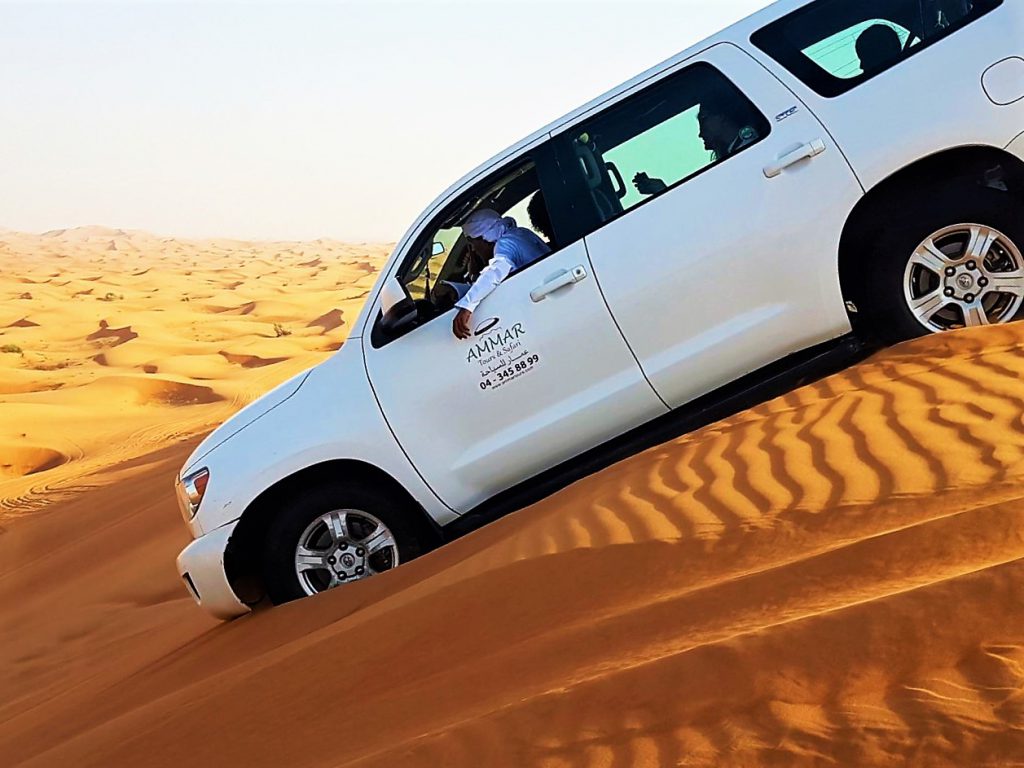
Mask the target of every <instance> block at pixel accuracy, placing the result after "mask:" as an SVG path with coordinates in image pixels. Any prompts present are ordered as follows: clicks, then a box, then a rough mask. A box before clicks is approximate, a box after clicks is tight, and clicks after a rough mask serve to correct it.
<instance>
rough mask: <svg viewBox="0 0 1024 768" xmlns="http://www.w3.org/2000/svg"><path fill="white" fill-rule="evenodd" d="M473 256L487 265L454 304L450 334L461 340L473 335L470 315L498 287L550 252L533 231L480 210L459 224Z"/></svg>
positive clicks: (483, 209)
mask: <svg viewBox="0 0 1024 768" xmlns="http://www.w3.org/2000/svg"><path fill="white" fill-rule="evenodd" d="M462 231H463V233H464V234H465V235H466V240H467V242H468V244H469V249H470V251H471V252H472V254H473V256H475V257H477V258H478V259H480V261H481V262H485V263H486V264H487V266H486V267H484V269H483V270H482V271H481V272H480V275H479V276H478V277H477V279H476V280H475V281H474V283H473V285H471V286H470V287H469V290H467V291H466V292H465V294H463V295H462V297H461V298H460V299H459V300H458V301H457V302H456V303H455V306H456V307H457V308H458V310H459V312H458V314H456V315H455V320H454V321H453V322H452V331H453V332H454V333H455V335H456V336H457V337H458V338H460V339H468V338H469V337H470V336H471V335H472V330H471V322H472V319H473V312H474V311H475V310H476V308H477V307H478V306H479V304H480V302H481V301H483V300H484V299H485V298H487V297H488V296H489V295H490V294H491V292H492V291H494V289H495V288H497V287H498V285H500V284H501V282H502V281H503V280H505V278H507V277H508V276H509V275H510V274H512V273H513V272H516V271H518V270H520V269H523V267H525V266H527V265H528V264H532V263H533V262H535V261H537V260H538V259H540V258H542V257H544V256H547V255H548V254H549V253H551V248H550V247H549V246H548V244H547V243H545V242H544V241H543V240H541V239H540V238H539V237H538V236H537V235H536V234H535V233H534V232H532V231H531V230H529V229H526V228H525V227H520V226H518V225H517V224H516V220H515V219H513V218H511V217H509V216H506V217H502V216H501V215H500V214H498V213H497V212H496V211H492V210H491V209H489V208H482V209H480V210H479V211H475V212H474V213H473V214H472V215H470V217H469V218H468V219H466V222H465V223H464V224H463V225H462Z"/></svg>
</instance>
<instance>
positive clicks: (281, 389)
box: [181, 368, 315, 477]
mask: <svg viewBox="0 0 1024 768" xmlns="http://www.w3.org/2000/svg"><path fill="white" fill-rule="evenodd" d="M314 370H315V369H314V368H310V369H309V370H308V371H304V372H303V373H300V374H299V375H298V376H294V377H293V378H291V379H288V381H286V382H284V383H283V384H280V385H278V386H277V387H276V388H274V389H272V390H270V391H269V392H267V393H266V394H265V395H263V396H262V397H260V398H259V399H257V400H253V401H252V402H251V403H249V405H247V406H245V408H243V409H242V410H240V411H239V412H238V413H236V414H235V415H234V416H232V417H231V418H230V419H228V420H227V421H225V422H224V423H223V424H221V425H220V426H219V427H217V429H215V430H214V431H213V432H211V433H210V434H209V435H207V436H206V439H205V440H203V442H201V443H200V444H199V446H198V447H197V448H196V449H195V450H194V451H193V452H192V455H191V456H189V457H188V461H186V462H185V466H184V468H183V469H182V470H181V475H182V477H184V476H185V475H187V474H189V472H191V471H192V470H193V469H197V468H198V467H197V466H196V465H198V464H199V463H200V462H201V461H202V460H203V459H205V458H206V457H207V456H208V455H209V454H210V452H211V451H213V450H214V449H215V448H217V447H219V446H220V445H222V444H224V443H225V442H227V441H228V440H230V439H231V438H233V437H234V436H235V435H237V434H238V433H239V432H241V431H242V430H244V429H245V428H246V427H248V426H250V425H252V424H254V423H255V422H257V421H259V420H260V419H261V418H263V417H264V416H266V415H267V414H268V413H270V412H271V411H272V410H274V409H275V408H277V407H279V406H281V405H283V404H284V403H285V402H287V401H288V400H289V399H290V398H292V397H294V396H295V395H296V393H298V391H299V390H300V389H302V385H303V384H305V383H306V379H308V378H309V375H310V374H311V373H312V372H313V371H314Z"/></svg>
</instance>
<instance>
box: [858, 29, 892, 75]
mask: <svg viewBox="0 0 1024 768" xmlns="http://www.w3.org/2000/svg"><path fill="white" fill-rule="evenodd" d="M901 53H903V43H901V42H900V36H899V35H898V34H896V30H895V29H893V28H892V27H890V26H889V25H888V24H875V25H874V26H871V27H868V28H867V29H865V30H864V31H863V32H861V33H860V37H858V38H857V56H858V57H859V58H860V66H861V69H863V70H864V71H865V72H875V71H877V70H879V69H882V68H883V67H885V66H887V65H888V64H891V63H892V62H894V61H895V60H896V59H898V58H899V56H900V54H901Z"/></svg>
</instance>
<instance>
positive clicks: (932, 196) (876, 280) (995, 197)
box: [854, 185, 1024, 344]
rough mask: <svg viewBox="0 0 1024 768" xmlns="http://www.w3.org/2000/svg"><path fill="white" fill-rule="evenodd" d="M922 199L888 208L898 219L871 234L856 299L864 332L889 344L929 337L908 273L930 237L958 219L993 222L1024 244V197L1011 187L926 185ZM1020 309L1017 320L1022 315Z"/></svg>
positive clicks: (1019, 244) (860, 328) (880, 224)
mask: <svg viewBox="0 0 1024 768" xmlns="http://www.w3.org/2000/svg"><path fill="white" fill-rule="evenodd" d="M920 195H921V197H922V198H923V200H922V202H921V203H919V204H908V205H899V204H896V203H895V202H893V204H892V205H889V206H888V207H887V208H886V209H885V211H886V214H887V215H889V216H891V217H892V218H891V219H890V220H889V221H887V222H878V223H877V224H878V230H877V232H876V233H874V234H872V235H869V236H867V237H866V238H865V241H866V242H865V244H866V246H867V248H866V256H865V260H864V263H863V265H862V268H861V269H859V270H857V271H858V272H860V275H861V279H860V280H859V281H858V285H857V290H856V292H855V294H854V296H855V298H854V302H855V304H856V305H857V309H858V314H859V316H858V320H859V323H858V331H859V332H861V333H862V334H863V335H865V336H867V337H869V338H870V339H871V340H872V341H881V342H883V343H886V344H894V343H896V342H900V341H905V340H907V339H913V338H917V337H919V336H925V335H927V334H928V333H929V332H930V331H929V329H928V328H926V327H925V326H923V325H922V324H921V323H920V322H918V320H917V318H916V317H914V314H913V312H912V311H911V309H910V307H908V306H907V301H906V298H905V297H904V292H903V282H904V275H905V272H906V269H907V265H908V263H909V262H910V258H911V256H912V255H913V253H914V251H915V249H917V248H918V247H919V246H920V245H921V243H923V242H924V240H925V239H926V238H928V237H929V236H931V235H932V234H934V233H936V232H939V231H940V230H942V229H944V228H946V227H951V226H955V225H958V224H981V225H985V226H988V227H993V228H995V229H997V230H999V231H1000V232H1002V233H1003V234H1004V235H1006V236H1007V237H1008V238H1010V239H1011V240H1012V241H1013V242H1014V244H1015V245H1016V246H1017V248H1018V249H1024V201H1022V200H1021V198H1019V197H1016V196H1015V195H1013V194H1011V193H1009V192H1003V191H1000V190H996V189H991V188H989V187H983V186H980V185H958V186H952V187H946V188H940V189H939V190H936V191H933V190H921V192H920ZM1020 317H1021V313H1018V314H1017V316H1016V317H1015V318H1014V319H1020Z"/></svg>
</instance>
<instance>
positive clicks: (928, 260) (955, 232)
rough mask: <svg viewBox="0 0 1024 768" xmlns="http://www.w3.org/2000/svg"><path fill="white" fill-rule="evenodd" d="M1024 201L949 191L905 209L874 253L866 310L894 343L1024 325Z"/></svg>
mask: <svg viewBox="0 0 1024 768" xmlns="http://www.w3.org/2000/svg"><path fill="white" fill-rule="evenodd" d="M1021 209H1022V206H1021V202H1020V200H1019V199H1018V198H1016V197H1014V196H1012V195H1010V194H1008V193H1005V192H1000V191H998V190H992V189H987V188H974V189H959V190H947V191H945V192H942V193H940V194H938V195H936V196H935V197H934V198H932V199H931V200H930V201H929V202H928V203H927V204H926V205H925V206H922V207H921V208H918V209H913V208H911V209H904V210H903V211H902V213H901V217H900V219H901V220H900V221H899V222H897V223H894V224H891V225H890V226H888V227H886V228H884V229H882V230H881V231H880V233H879V235H878V236H877V237H876V239H875V241H874V244H873V247H872V248H871V251H870V253H869V254H868V261H867V264H866V267H867V269H866V270H865V271H864V273H863V274H864V277H865V281H864V282H863V283H862V285H861V288H860V291H859V293H860V296H859V297H858V301H857V306H858V309H859V310H860V311H861V312H862V313H863V314H864V316H865V317H864V319H865V320H866V322H867V325H868V330H869V331H870V332H871V333H872V334H873V335H874V336H876V337H877V338H879V339H881V340H883V341H886V342H890V343H892V342H897V341H902V340H904V339H909V338H914V337H916V336H922V335H925V334H928V333H939V332H942V331H947V330H952V329H955V328H964V327H974V326H982V325H999V324H1003V323H1008V322H1010V321H1011V320H1014V319H1017V318H1018V317H1019V316H1020V314H1021V307H1022V304H1024V222H1022V221H1021Z"/></svg>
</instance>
